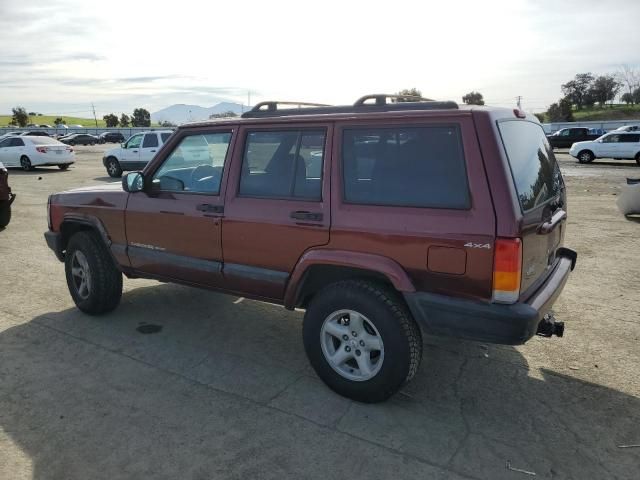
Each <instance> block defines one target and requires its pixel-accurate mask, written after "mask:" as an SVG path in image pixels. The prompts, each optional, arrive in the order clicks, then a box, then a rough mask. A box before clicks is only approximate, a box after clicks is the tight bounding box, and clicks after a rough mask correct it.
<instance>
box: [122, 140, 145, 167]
mask: <svg viewBox="0 0 640 480" xmlns="http://www.w3.org/2000/svg"><path fill="white" fill-rule="evenodd" d="M142 137H143V134H142V133H138V134H136V135H134V136H132V137H131V138H130V139H129V140H127V143H125V144H124V147H123V148H122V158H121V159H120V162H121V163H122V164H123V166H124V167H125V168H127V169H137V168H138V163H139V162H140V146H141V145H142Z"/></svg>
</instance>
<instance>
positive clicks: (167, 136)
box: [160, 133, 171, 143]
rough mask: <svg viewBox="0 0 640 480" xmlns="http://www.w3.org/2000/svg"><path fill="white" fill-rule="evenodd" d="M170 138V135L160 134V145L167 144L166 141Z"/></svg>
mask: <svg viewBox="0 0 640 480" xmlns="http://www.w3.org/2000/svg"><path fill="white" fill-rule="evenodd" d="M170 136H171V134H170V133H161V134H160V138H161V139H162V143H167V140H169V137H170Z"/></svg>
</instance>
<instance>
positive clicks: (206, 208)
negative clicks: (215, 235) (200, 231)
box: [196, 203, 224, 213]
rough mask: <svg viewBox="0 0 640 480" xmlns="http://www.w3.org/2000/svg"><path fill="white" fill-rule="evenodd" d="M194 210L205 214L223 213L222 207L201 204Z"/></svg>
mask: <svg viewBox="0 0 640 480" xmlns="http://www.w3.org/2000/svg"><path fill="white" fill-rule="evenodd" d="M196 209H197V210H198V211H200V212H206V213H224V205H212V204H211V203H201V204H200V205H198V206H197V207H196Z"/></svg>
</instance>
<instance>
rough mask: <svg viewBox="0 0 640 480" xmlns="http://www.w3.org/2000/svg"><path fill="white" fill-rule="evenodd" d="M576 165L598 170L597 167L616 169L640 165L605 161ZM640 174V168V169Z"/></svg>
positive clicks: (632, 161) (621, 161)
mask: <svg viewBox="0 0 640 480" xmlns="http://www.w3.org/2000/svg"><path fill="white" fill-rule="evenodd" d="M575 164H576V165H580V166H582V167H585V168H597V167H614V168H629V167H637V166H638V164H637V163H636V161H635V160H628V161H625V160H614V161H610V162H608V161H605V160H594V161H593V162H589V163H580V162H578V161H576V162H575ZM638 172H640V168H639V169H638Z"/></svg>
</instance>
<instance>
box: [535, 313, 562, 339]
mask: <svg viewBox="0 0 640 480" xmlns="http://www.w3.org/2000/svg"><path fill="white" fill-rule="evenodd" d="M536 335H540V336H541V337H552V336H554V335H555V336H556V337H562V335H564V322H558V321H556V319H555V317H554V316H553V313H547V314H546V315H545V316H544V318H543V319H542V321H541V322H540V323H539V324H538V331H537V332H536Z"/></svg>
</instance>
